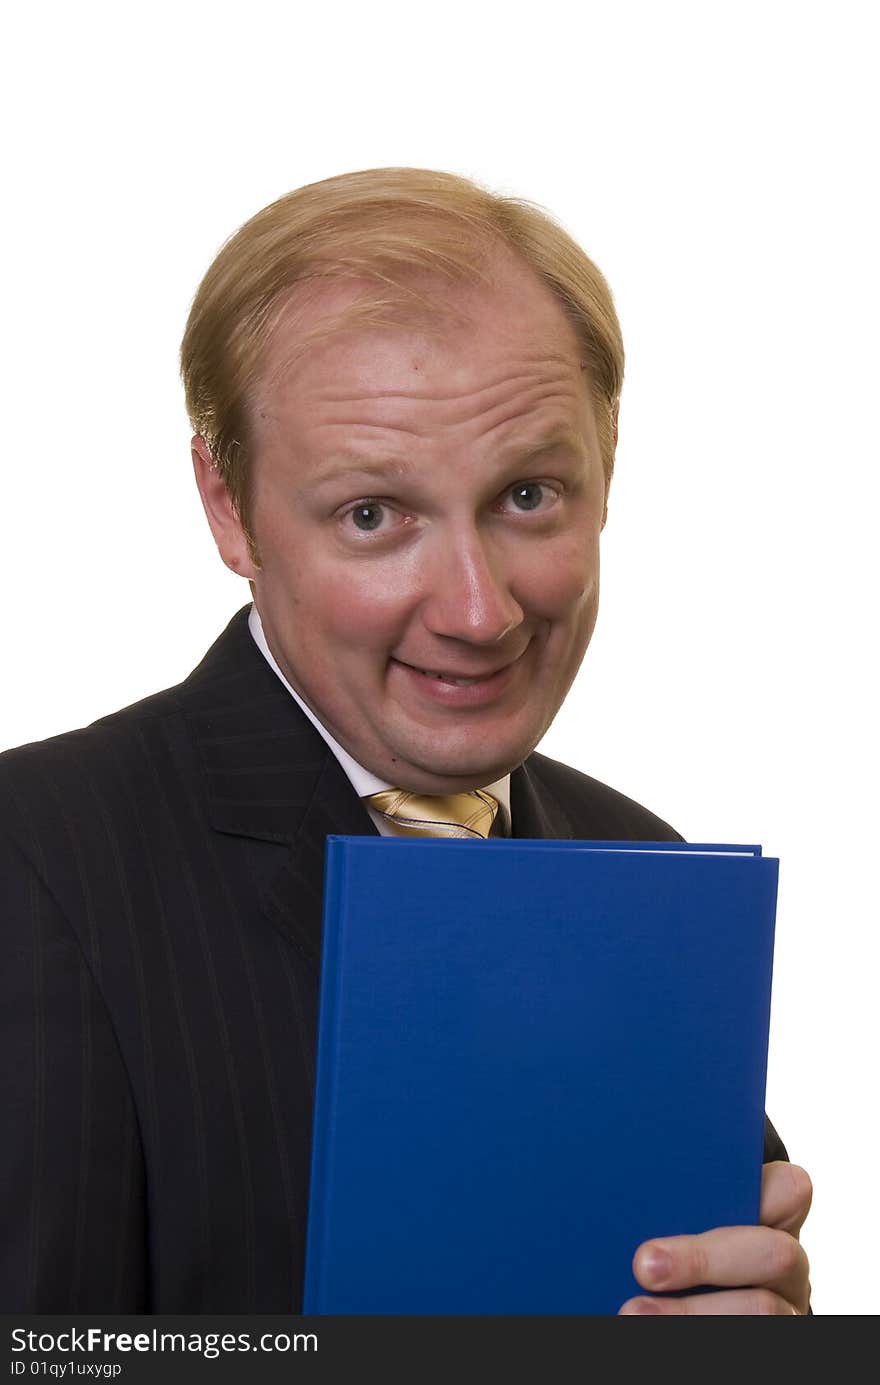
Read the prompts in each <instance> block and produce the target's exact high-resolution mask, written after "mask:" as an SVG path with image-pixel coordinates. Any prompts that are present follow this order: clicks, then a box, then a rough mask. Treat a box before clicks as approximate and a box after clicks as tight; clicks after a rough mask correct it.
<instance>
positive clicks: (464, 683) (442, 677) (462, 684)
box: [419, 668, 482, 688]
mask: <svg viewBox="0 0 880 1385" xmlns="http://www.w3.org/2000/svg"><path fill="white" fill-rule="evenodd" d="M419 672H420V673H423V674H424V675H425V677H426V678H436V679H438V680H439V681H441V682H443V683H454V684H455V686H456V687H457V688H466V687H468V686H469V684H471V683H480V682H482V679H480V678H450V677H449V675H448V674H446V673H433V672H432V671H431V669H427V668H423V669H420V670H419Z"/></svg>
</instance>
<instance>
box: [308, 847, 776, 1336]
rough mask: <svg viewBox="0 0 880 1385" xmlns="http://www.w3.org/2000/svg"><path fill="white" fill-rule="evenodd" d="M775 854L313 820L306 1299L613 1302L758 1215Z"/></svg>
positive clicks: (388, 1307)
mask: <svg viewBox="0 0 880 1385" xmlns="http://www.w3.org/2000/svg"><path fill="white" fill-rule="evenodd" d="M777 873H778V861H776V860H773V859H770V858H767V857H764V856H762V855H761V848H760V847H758V846H731V845H725V844H710V845H688V844H679V843H656V842H654V843H652V842H644V843H633V842H625V843H622V842H548V841H523V840H518V839H512V840H507V839H499V840H495V839H490V840H489V841H487V842H473V841H454V840H453V841H449V840H436V839H424V840H419V839H401V838H387V837H380V838H372V837H332V836H331V837H328V839H327V853H326V865H325V886H324V934H323V943H322V959H321V988H320V1012H319V1023H318V1063H317V1075H316V1089H315V1110H314V1137H313V1147H312V1172H311V1184H310V1193H309V1209H308V1229H307V1242H306V1273H305V1294H304V1302H303V1312H304V1313H327V1314H377V1313H384V1314H435V1313H436V1314H471V1313H474V1314H613V1313H616V1312H617V1310H618V1308H619V1307H620V1305H621V1304H622V1303H623V1302H624V1301H625V1300H626V1299H627V1298H629V1297H631V1296H632V1295H633V1294H636V1293H640V1292H643V1290H641V1289H640V1287H639V1285H638V1284H637V1283H636V1281H635V1279H634V1277H633V1274H632V1256H633V1253H634V1251H635V1249H636V1247H637V1246H638V1245H639V1244H640V1243H641V1242H642V1241H644V1240H647V1239H649V1238H651V1237H653V1236H668V1235H678V1234H680V1233H684V1232H700V1231H704V1230H707V1229H709V1228H710V1227H713V1226H725V1225H744V1224H749V1223H751V1224H754V1223H756V1222H757V1220H758V1207H759V1199H760V1184H761V1160H762V1149H763V1120H764V1095H765V1082H766V1072H767V1047H768V1033H769V1018H770V988H771V974H772V962H773V939H774V924H775V910H776V887H777Z"/></svg>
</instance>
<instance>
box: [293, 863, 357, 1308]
mask: <svg viewBox="0 0 880 1385" xmlns="http://www.w3.org/2000/svg"><path fill="white" fill-rule="evenodd" d="M347 864H348V856H347V850H346V843H345V842H344V841H342V840H341V839H340V838H338V837H337V838H334V837H328V838H327V841H326V845H325V850H324V916H323V926H322V933H321V975H320V986H319V1008H318V1043H317V1066H316V1071H315V1094H314V1110H313V1115H312V1156H311V1173H310V1179H309V1207H308V1221H307V1226H306V1255H305V1275H304V1287H303V1312H304V1313H321V1312H323V1311H324V1308H323V1302H324V1277H325V1271H326V1264H327V1256H326V1254H325V1250H324V1243H325V1239H326V1236H327V1232H328V1226H327V1198H326V1190H327V1187H328V1185H329V1183H330V1176H329V1173H330V1171H329V1169H328V1165H327V1161H328V1159H329V1158H330V1157H331V1151H332V1148H333V1141H332V1139H331V1138H330V1135H331V1131H332V1128H333V1122H334V1120H335V1112H336V1092H335V1088H334V1087H333V1086H331V1084H332V1083H333V1082H334V1080H335V1076H336V1074H337V1073H338V1070H339V1064H338V1062H337V1053H336V1049H337V1039H338V1025H337V1006H336V999H337V996H338V994H339V976H338V970H339V959H340V956H341V951H342V948H341V941H342V940H341V939H340V937H339V933H340V931H341V930H342V928H343V921H344V918H345V912H344V910H345V904H344V900H345V892H346V878H347Z"/></svg>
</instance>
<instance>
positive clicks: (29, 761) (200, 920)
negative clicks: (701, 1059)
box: [0, 607, 787, 1313]
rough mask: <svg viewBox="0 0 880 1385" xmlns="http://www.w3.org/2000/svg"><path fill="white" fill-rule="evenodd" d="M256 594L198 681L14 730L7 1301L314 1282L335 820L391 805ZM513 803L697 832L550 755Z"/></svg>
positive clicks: (216, 1307) (5, 969) (266, 1288)
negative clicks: (104, 711) (378, 795)
mask: <svg viewBox="0 0 880 1385" xmlns="http://www.w3.org/2000/svg"><path fill="white" fill-rule="evenodd" d="M248 611H249V607H245V608H244V609H243V610H241V611H239V612H238V614H237V615H236V616H234V617H233V619H232V621H231V622H230V624H229V626H228V627H227V629H226V630H225V631H224V633H223V634H222V635H221V636H220V638H219V639H218V640H217V642H216V643H215V644H214V645H213V647H212V648H211V649H210V650H209V651H208V653H207V655H206V656H205V658H204V659H203V660H202V662H201V663H200V664H199V666H198V667H197V668H196V669H195V671H194V672H193V673H192V674H191V675H190V676H189V678H187V679H186V680H185V682H183V683H181V684H180V685H179V686H178V687H176V688H171V689H169V690H167V691H165V692H161V693H158V694H156V695H155V696H154V697H150V698H147V699H146V700H145V701H143V702H139V703H137V704H136V705H135V706H132V707H128V708H126V709H125V710H123V711H120V712H116V713H115V714H114V715H112V716H108V717H105V718H103V719H102V720H101V721H99V722H96V723H95V724H94V725H92V726H90V727H88V728H86V729H84V730H79V731H73V732H70V733H69V734H66V735H63V736H57V737H54V738H53V739H51V740H47V741H42V742H39V743H35V744H33V745H26V746H21V747H19V748H18V749H16V750H12V751H8V752H6V754H4V755H2V756H0V811H2V815H3V829H4V830H3V832H2V848H0V850H2V863H0V870H2V911H3V927H2V959H0V986H2V1045H0V1073H2V1079H0V1080H2V1098H3V1102H2V1106H3V1124H4V1128H5V1131H6V1134H5V1136H4V1138H3V1140H2V1142H0V1170H2V1218H3V1232H2V1247H0V1255H2V1262H0V1263H2V1269H0V1310H2V1311H4V1312H7V1313H19V1312H37V1313H41V1312H42V1313H50V1312H58V1313H64V1312H71V1313H73V1312H77V1313H83V1312H88V1311H98V1312H116V1313H121V1312H157V1313H160V1312H161V1313H202V1312H219V1313H239V1312H240V1313H247V1312H257V1313H260V1312H262V1313H272V1312H286V1311H298V1309H299V1306H300V1293H301V1280H302V1264H303V1243H304V1233H305V1216H306V1198H307V1190H308V1173H309V1146H310V1126H311V1105H312V1085H313V1077H314V1052H315V1027H316V1012H317V982H318V969H317V963H318V956H319V942H320V919H321V900H322V866H323V849H324V838H325V836H326V835H327V833H328V832H339V833H351V834H363V833H368V834H374V833H375V829H374V827H373V825H372V823H371V821H370V819H369V817H368V815H367V814H366V811H365V810H364V809H363V807H362V806H361V804H360V802H359V801H358V799H357V797H356V795H355V793H354V790H353V789H352V787H351V785H350V784H349V781H348V779H347V778H346V776H345V774H344V773H343V771H342V769H341V768H340V766H339V764H338V762H337V760H336V759H335V757H334V756H333V755H332V754H331V753H330V751H329V749H328V748H327V746H326V744H325V742H324V741H323V740H322V738H321V737H320V736H319V735H318V733H317V732H316V731H315V729H314V728H313V727H312V725H311V724H310V722H309V721H308V720H307V718H305V717H304V716H303V715H302V712H301V711H300V709H299V708H298V707H297V706H296V704H295V702H294V701H293V699H292V698H291V697H290V695H289V693H288V692H287V690H286V689H285V688H284V686H283V685H282V683H281V682H280V681H279V679H278V678H277V676H276V675H275V673H274V672H273V670H272V669H271V668H270V667H269V665H268V664H267V662H266V661H265V659H264V658H263V656H262V654H261V653H260V651H259V650H258V649H257V647H256V645H255V644H254V641H253V639H252V637H251V634H250V631H249V630H248V626H247V615H248ZM511 806H512V813H513V824H514V831H515V833H516V835H518V836H521V837H561V838H584V839H590V838H592V839H605V840H659V841H668V840H681V838H680V837H679V836H678V834H677V833H676V832H674V831H673V829H672V828H671V827H669V826H668V825H667V824H666V823H664V822H661V821H660V819H659V818H656V817H654V816H653V815H652V814H650V813H648V812H647V811H646V810H645V809H644V808H641V807H639V806H638V805H637V804H635V803H633V802H632V801H631V800H630V799H627V798H624V797H623V796H622V795H620V794H618V793H615V792H614V790H612V789H609V788H606V787H605V786H604V785H602V784H599V783H597V782H596V781H595V780H593V779H589V778H587V777H586V776H584V775H582V774H579V773H577V772H576V771H575V770H572V769H569V768H567V767H565V766H563V765H560V764H558V763H557V762H555V761H553V760H549V759H546V758H545V757H543V756H540V755H532V756H530V757H529V759H528V760H527V761H526V763H525V765H524V766H522V767H521V768H520V769H518V770H516V771H515V772H514V774H513V776H512V779H511ZM785 1157H787V1156H786V1154H785V1150H784V1148H783V1147H782V1145H781V1142H780V1141H779V1137H778V1136H777V1135H776V1132H775V1131H774V1130H773V1128H772V1126H771V1125H770V1124H769V1122H768V1123H767V1131H766V1140H765V1159H769V1158H785Z"/></svg>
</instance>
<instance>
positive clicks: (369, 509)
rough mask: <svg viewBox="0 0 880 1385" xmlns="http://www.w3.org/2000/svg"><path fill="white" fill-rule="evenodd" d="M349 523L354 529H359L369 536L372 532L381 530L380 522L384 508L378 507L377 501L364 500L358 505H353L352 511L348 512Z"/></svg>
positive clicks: (383, 514)
mask: <svg viewBox="0 0 880 1385" xmlns="http://www.w3.org/2000/svg"><path fill="white" fill-rule="evenodd" d="M348 513H349V515H350V516H351V522H352V524H353V525H354V527H355V529H360V530H361V531H362V532H363V533H365V534H371V533H373V532H374V530H376V529H379V528H381V525H382V520H383V519H384V517H385V506H384V505H380V504H379V502H378V501H377V500H366V501H364V502H363V503H362V504H360V505H355V507H354V509H353V510H349V512H348Z"/></svg>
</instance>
